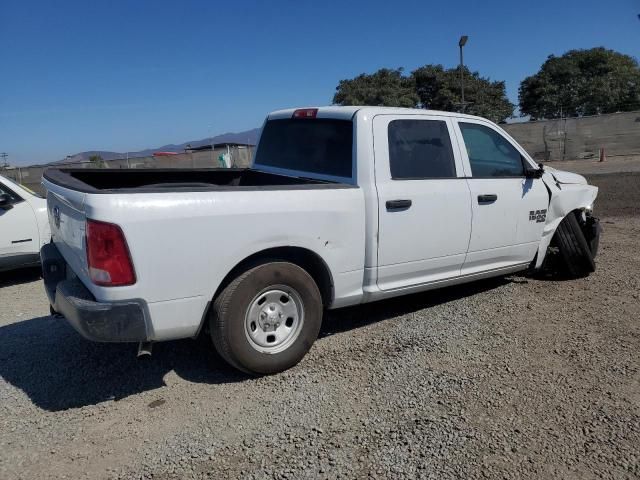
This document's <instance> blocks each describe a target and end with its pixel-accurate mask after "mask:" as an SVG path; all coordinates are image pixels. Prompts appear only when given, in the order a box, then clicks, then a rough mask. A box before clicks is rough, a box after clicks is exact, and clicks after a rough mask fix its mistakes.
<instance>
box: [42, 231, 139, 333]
mask: <svg viewBox="0 0 640 480" xmlns="http://www.w3.org/2000/svg"><path fill="white" fill-rule="evenodd" d="M40 257H41V261H42V278H43V279H44V286H45V290H46V292H47V296H48V297H49V303H50V304H51V307H52V308H53V310H55V311H56V312H57V313H59V314H60V315H62V316H63V317H65V318H66V320H67V321H68V322H69V323H70V324H71V326H72V327H73V328H74V329H75V330H76V331H77V332H78V333H80V335H82V336H83V337H85V338H86V339H88V340H92V341H94V342H144V341H148V340H149V329H148V325H149V322H148V313H147V308H146V304H145V302H144V301H142V300H127V301H122V302H97V301H96V299H95V298H94V296H93V295H92V294H91V292H90V291H89V290H87V288H86V287H85V286H84V285H83V284H82V283H81V282H80V280H78V279H77V277H76V276H75V275H72V276H71V277H73V278H69V277H70V276H68V275H67V268H68V265H67V262H65V260H64V258H63V257H62V255H61V254H60V252H59V251H58V249H57V248H56V246H55V245H54V244H53V243H50V244H47V245H45V246H44V247H42V250H41V251H40Z"/></svg>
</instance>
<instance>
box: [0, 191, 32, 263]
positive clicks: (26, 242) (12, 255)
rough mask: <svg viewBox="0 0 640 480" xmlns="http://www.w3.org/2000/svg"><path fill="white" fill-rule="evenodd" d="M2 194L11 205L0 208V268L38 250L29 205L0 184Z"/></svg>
mask: <svg viewBox="0 0 640 480" xmlns="http://www.w3.org/2000/svg"><path fill="white" fill-rule="evenodd" d="M2 193H4V194H7V195H9V196H10V197H11V201H12V204H11V205H10V206H8V207H4V208H0V268H2V266H3V265H5V264H7V265H8V264H9V263H13V262H15V261H16V260H19V258H18V257H19V256H23V255H29V254H34V253H35V252H38V249H39V236H38V225H37V222H36V217H35V213H34V212H33V209H32V208H31V205H29V203H28V202H26V201H25V200H24V199H22V198H21V197H20V196H19V195H17V194H16V193H15V192H13V191H12V190H10V189H9V188H7V187H5V186H4V185H3V184H0V194H2Z"/></svg>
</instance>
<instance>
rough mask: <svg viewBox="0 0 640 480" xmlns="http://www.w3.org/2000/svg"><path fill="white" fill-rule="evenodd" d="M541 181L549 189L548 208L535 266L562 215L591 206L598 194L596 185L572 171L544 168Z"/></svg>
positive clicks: (538, 263)
mask: <svg viewBox="0 0 640 480" xmlns="http://www.w3.org/2000/svg"><path fill="white" fill-rule="evenodd" d="M542 181H543V182H544V183H545V185H546V186H547V190H548V191H549V208H548V209H547V221H546V223H545V226H544V230H543V231H542V239H541V241H540V245H539V246H538V256H537V261H536V265H535V268H540V267H541V266H542V262H544V259H545V257H546V254H547V249H548V247H549V244H550V243H551V239H552V238H553V235H554V234H555V233H556V229H557V228H558V225H560V222H562V220H563V219H564V217H566V216H567V214H568V213H570V212H572V211H574V210H588V209H591V208H593V202H594V201H595V199H596V196H597V195H598V187H595V186H593V185H588V184H587V181H586V179H585V178H584V177H582V176H581V175H577V174H574V173H569V172H562V171H560V170H555V169H552V168H545V173H544V174H543V176H542Z"/></svg>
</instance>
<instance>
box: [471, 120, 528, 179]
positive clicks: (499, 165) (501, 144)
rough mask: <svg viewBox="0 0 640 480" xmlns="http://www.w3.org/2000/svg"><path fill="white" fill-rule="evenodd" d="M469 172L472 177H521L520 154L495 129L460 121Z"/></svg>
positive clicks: (522, 168) (522, 167)
mask: <svg viewBox="0 0 640 480" xmlns="http://www.w3.org/2000/svg"><path fill="white" fill-rule="evenodd" d="M459 125H460V130H461V131H462V137H463V138H464V143H465V146H466V147H467V154H468V155H469V163H470V164H471V174H472V175H473V176H474V177H521V176H523V175H524V165H523V161H522V155H520V152H518V151H517V150H516V149H515V147H514V146H513V145H511V143H509V141H508V140H507V139H506V138H504V137H503V136H502V135H500V134H499V133H498V132H496V131H495V130H493V129H491V128H489V127H486V126H484V125H478V124H477V123H465V122H460V123H459Z"/></svg>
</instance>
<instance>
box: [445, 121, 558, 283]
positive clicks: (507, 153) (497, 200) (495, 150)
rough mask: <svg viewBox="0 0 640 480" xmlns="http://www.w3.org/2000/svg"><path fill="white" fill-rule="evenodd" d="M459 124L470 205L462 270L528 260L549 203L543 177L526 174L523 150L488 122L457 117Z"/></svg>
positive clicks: (531, 254) (538, 238) (469, 271)
mask: <svg viewBox="0 0 640 480" xmlns="http://www.w3.org/2000/svg"><path fill="white" fill-rule="evenodd" d="M458 128H459V130H457V132H458V133H459V135H460V136H461V138H462V140H463V142H464V146H465V147H466V148H464V149H463V160H464V161H465V162H466V163H465V167H467V168H468V169H469V170H470V172H471V175H470V176H469V178H468V180H467V181H468V184H469V189H470V191H471V204H472V210H473V222H472V226H471V240H470V242H469V251H468V253H467V258H466V260H465V263H464V266H463V268H462V274H463V275H466V274H474V273H479V272H484V271H488V270H493V269H499V268H504V267H510V266H514V265H518V264H524V263H529V262H531V260H533V257H534V256H535V253H536V251H537V249H538V245H539V243H540V239H541V237H542V229H543V228H544V224H545V223H544V220H545V218H546V209H547V207H548V205H549V195H548V193H547V190H546V188H545V186H544V183H543V182H542V180H541V179H534V178H526V177H525V175H524V169H525V165H526V162H527V160H526V159H525V157H524V155H523V153H522V152H520V151H519V149H518V148H517V147H516V145H515V144H514V143H512V142H511V141H510V140H509V139H508V138H507V137H506V136H504V135H503V134H502V133H501V132H500V131H499V130H498V129H497V128H496V127H494V126H493V125H491V124H490V123H489V122H483V121H481V120H466V119H465V120H464V121H463V120H459V121H458ZM464 157H466V158H464ZM532 212H533V213H532Z"/></svg>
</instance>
